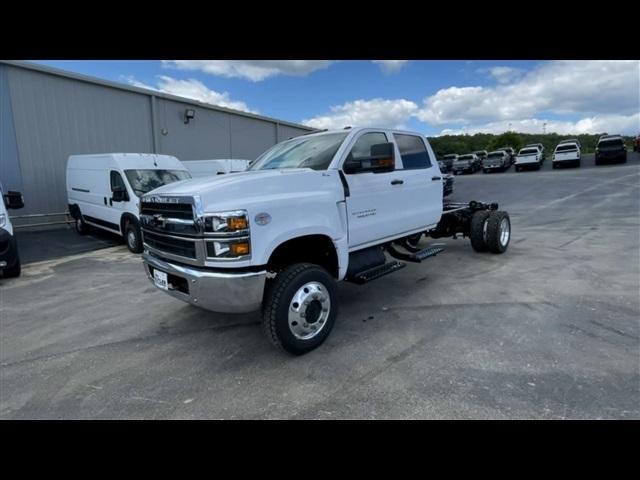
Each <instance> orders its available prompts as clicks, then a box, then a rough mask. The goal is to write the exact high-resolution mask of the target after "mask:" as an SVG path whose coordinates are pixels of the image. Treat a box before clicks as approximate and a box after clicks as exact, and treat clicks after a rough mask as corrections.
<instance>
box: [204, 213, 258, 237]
mask: <svg viewBox="0 0 640 480" xmlns="http://www.w3.org/2000/svg"><path fill="white" fill-rule="evenodd" d="M248 229H249V218H248V216H247V211H246V210H234V211H231V212H219V213H211V214H209V213H205V215H204V231H205V233H213V234H215V233H235V232H243V231H245V230H248Z"/></svg>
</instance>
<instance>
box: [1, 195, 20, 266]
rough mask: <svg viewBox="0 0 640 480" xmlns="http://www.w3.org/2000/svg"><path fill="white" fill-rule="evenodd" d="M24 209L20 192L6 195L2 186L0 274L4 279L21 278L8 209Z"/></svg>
mask: <svg viewBox="0 0 640 480" xmlns="http://www.w3.org/2000/svg"><path fill="white" fill-rule="evenodd" d="M22 207H24V200H23V199H22V194H21V193H20V192H11V191H9V192H7V193H4V192H3V190H2V185H0V272H2V276H3V277H18V276H20V256H19V255H18V245H17V244H16V237H15V235H14V232H13V225H11V219H10V218H9V213H8V212H7V209H11V208H22Z"/></svg>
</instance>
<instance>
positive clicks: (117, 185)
mask: <svg viewBox="0 0 640 480" xmlns="http://www.w3.org/2000/svg"><path fill="white" fill-rule="evenodd" d="M114 190H125V191H126V190H127V189H126V187H125V186H124V180H123V179H122V175H120V172H116V171H114V170H111V191H112V192H113V191H114Z"/></svg>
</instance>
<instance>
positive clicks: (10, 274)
mask: <svg viewBox="0 0 640 480" xmlns="http://www.w3.org/2000/svg"><path fill="white" fill-rule="evenodd" d="M20 271H21V267H20V258H16V263H14V264H13V266H11V267H10V268H5V269H3V270H2V275H3V276H4V277H5V278H14V277H19V276H20Z"/></svg>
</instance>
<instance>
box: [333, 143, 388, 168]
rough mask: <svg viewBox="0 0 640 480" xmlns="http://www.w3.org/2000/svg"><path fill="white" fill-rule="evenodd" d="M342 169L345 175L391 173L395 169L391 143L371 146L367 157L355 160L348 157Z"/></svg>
mask: <svg viewBox="0 0 640 480" xmlns="http://www.w3.org/2000/svg"><path fill="white" fill-rule="evenodd" d="M342 168H343V170H344V172H345V173H361V172H374V173H382V172H392V171H393V170H394V169H395V158H394V155H393V143H378V144H376V145H371V151H370V155H369V156H368V157H361V158H357V159H356V158H353V157H351V155H349V158H347V160H346V161H345V162H344V165H343V167H342Z"/></svg>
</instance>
